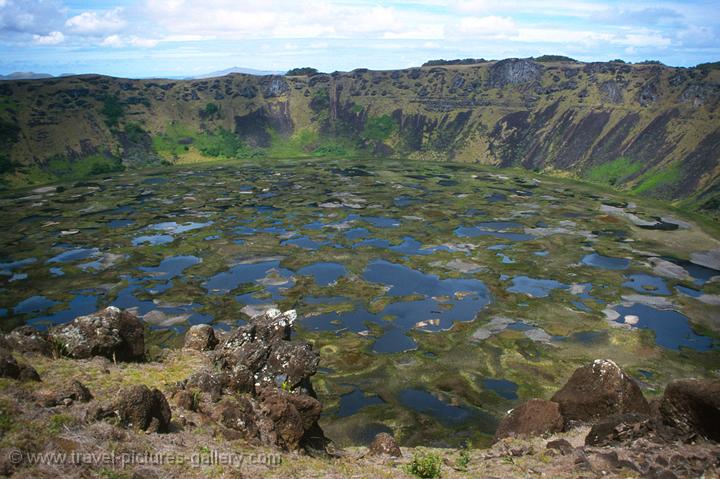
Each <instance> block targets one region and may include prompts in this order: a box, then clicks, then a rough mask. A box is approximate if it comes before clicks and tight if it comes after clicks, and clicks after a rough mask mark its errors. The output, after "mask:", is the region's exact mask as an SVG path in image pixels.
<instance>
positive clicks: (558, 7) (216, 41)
mask: <svg viewBox="0 0 720 479" xmlns="http://www.w3.org/2000/svg"><path fill="white" fill-rule="evenodd" d="M541 54H562V55H568V56H571V57H574V58H577V59H579V60H585V61H594V60H610V59H614V58H622V59H625V60H627V61H642V60H647V59H654V60H660V61H662V62H664V63H666V64H669V65H677V66H692V65H695V64H697V63H702V62H708V61H718V60H720V1H719V0H716V1H707V0H691V1H662V0H660V1H646V0H635V1H632V2H628V1H622V2H621V1H613V0H606V1H600V0H580V1H573V2H570V1H563V0H529V1H518V0H467V1H456V0H449V1H440V0H395V1H385V2H383V1H368V0H307V1H302V0H301V1H297V0H265V1H257V0H217V1H211V0H203V1H198V0H99V1H78V0H65V1H64V0H0V73H2V74H6V73H9V72H14V71H35V72H46V73H51V74H62V73H89V72H92V73H103V74H109V75H115V76H126V77H151V76H190V75H196V74H201V73H206V72H210V71H215V70H221V69H224V68H228V67H231V66H241V67H247V68H255V69H262V70H279V71H283V70H287V69H289V68H292V67H296V66H313V67H316V68H318V69H320V70H322V71H334V70H351V69H353V68H359V67H366V68H374V69H390V68H404V67H409V66H417V65H420V64H421V63H423V62H424V61H426V60H429V59H435V58H446V59H450V58H466V57H473V58H481V57H482V58H486V59H497V58H507V57H528V56H537V55H541Z"/></svg>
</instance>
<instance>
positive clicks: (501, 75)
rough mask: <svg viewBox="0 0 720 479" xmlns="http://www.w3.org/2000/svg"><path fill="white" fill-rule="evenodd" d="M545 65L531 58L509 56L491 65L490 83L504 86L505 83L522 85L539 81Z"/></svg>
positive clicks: (496, 86)
mask: <svg viewBox="0 0 720 479" xmlns="http://www.w3.org/2000/svg"><path fill="white" fill-rule="evenodd" d="M542 72H543V67H542V66H541V65H539V64H537V63H535V62H533V61H531V60H523V59H520V58H508V59H507V60H501V61H499V62H497V63H495V64H494V65H493V66H491V67H490V77H489V83H490V86H491V87H495V88H502V87H504V86H505V85H520V84H523V83H530V82H533V81H539V80H540V79H541V78H542Z"/></svg>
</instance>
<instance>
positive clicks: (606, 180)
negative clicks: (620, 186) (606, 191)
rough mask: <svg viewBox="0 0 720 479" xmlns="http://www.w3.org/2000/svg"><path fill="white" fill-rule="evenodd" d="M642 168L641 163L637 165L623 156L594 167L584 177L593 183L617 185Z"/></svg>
mask: <svg viewBox="0 0 720 479" xmlns="http://www.w3.org/2000/svg"><path fill="white" fill-rule="evenodd" d="M640 167H641V166H640V164H639V163H635V162H633V161H632V160H631V159H630V158H627V157H624V156H621V157H620V158H617V159H615V160H613V161H611V162H609V163H604V164H602V165H596V166H594V167H592V168H591V169H590V170H588V171H586V172H585V174H584V175H583V176H584V177H585V179H587V180H589V181H592V182H593V183H603V184H608V185H616V184H617V183H618V182H620V180H622V179H623V178H627V177H628V176H631V175H634V174H635V173H637V172H638V171H640Z"/></svg>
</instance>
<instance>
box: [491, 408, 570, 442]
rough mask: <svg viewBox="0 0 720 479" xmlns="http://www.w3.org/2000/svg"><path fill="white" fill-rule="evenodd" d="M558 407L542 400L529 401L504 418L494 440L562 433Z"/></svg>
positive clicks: (561, 419) (561, 418) (561, 420)
mask: <svg viewBox="0 0 720 479" xmlns="http://www.w3.org/2000/svg"><path fill="white" fill-rule="evenodd" d="M562 429H563V417H562V415H561V414H560V405H559V404H558V403H556V402H552V401H546V400H544V399H530V400H529V401H527V402H524V403H523V404H521V405H520V406H518V407H516V408H515V409H513V410H512V411H510V412H509V413H508V415H507V416H505V417H504V418H503V419H502V421H500V424H499V425H498V428H497V431H496V432H495V440H496V441H497V440H499V439H502V438H504V437H516V436H526V437H527V436H541V435H544V434H552V433H555V432H559V431H562Z"/></svg>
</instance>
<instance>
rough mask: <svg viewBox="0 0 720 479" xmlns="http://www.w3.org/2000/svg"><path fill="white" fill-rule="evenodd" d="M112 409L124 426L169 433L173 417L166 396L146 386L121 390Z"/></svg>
mask: <svg viewBox="0 0 720 479" xmlns="http://www.w3.org/2000/svg"><path fill="white" fill-rule="evenodd" d="M112 409H113V410H114V411H115V412H116V413H117V415H118V417H119V418H120V422H121V423H122V424H123V426H125V427H128V428H132V429H137V430H142V431H148V432H167V430H168V427H169V426H170V419H171V417H172V413H171V411H170V405H169V404H168V402H167V399H165V395H163V393H162V392H160V391H159V390H158V389H153V390H150V389H149V388H148V387H147V386H145V385H138V386H132V387H129V388H126V389H122V390H120V391H119V392H118V395H117V399H116V401H115V403H114V404H113V406H112Z"/></svg>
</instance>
